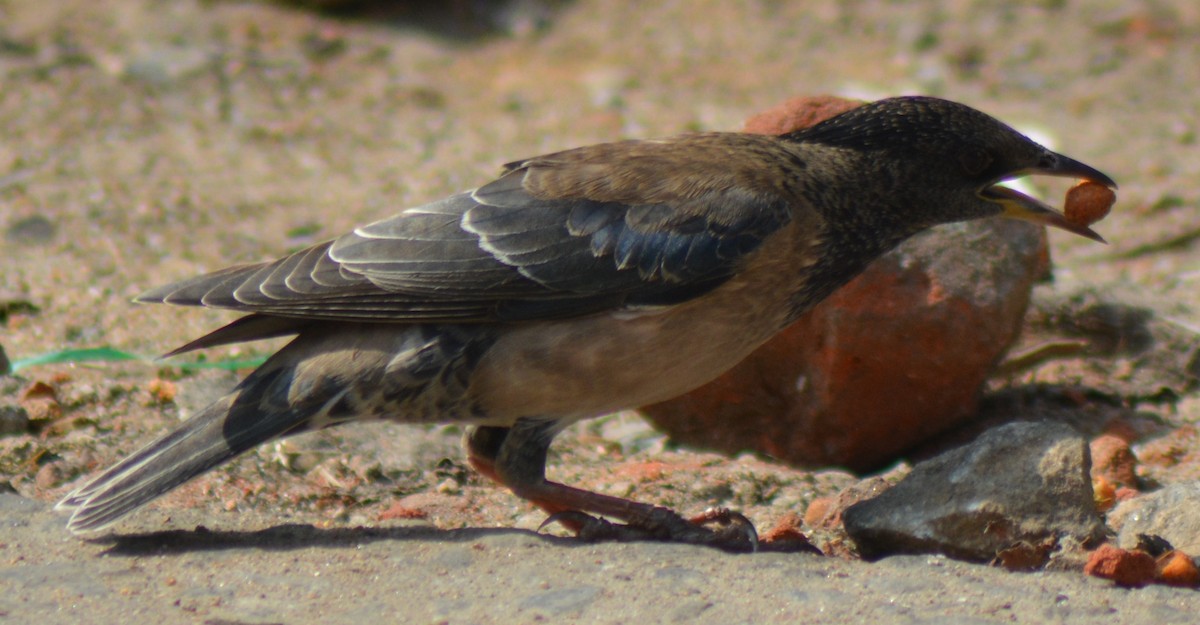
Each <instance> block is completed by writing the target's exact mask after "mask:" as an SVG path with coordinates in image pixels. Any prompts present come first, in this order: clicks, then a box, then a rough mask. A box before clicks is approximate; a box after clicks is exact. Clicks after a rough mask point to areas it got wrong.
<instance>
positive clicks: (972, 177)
mask: <svg viewBox="0 0 1200 625" xmlns="http://www.w3.org/2000/svg"><path fill="white" fill-rule="evenodd" d="M785 136H786V137H787V138H788V139H791V140H795V141H800V142H804V143H812V144H820V145H823V146H828V147H831V148H835V149H836V150H838V151H840V152H841V153H843V154H845V155H846V157H845V158H846V159H847V161H848V162H852V163H853V165H854V168H855V169H856V170H859V171H864V170H865V171H867V172H870V174H868V175H873V176H879V177H883V178H885V184H886V186H887V189H886V190H880V191H881V192H883V193H887V194H890V195H892V196H895V195H897V194H902V195H903V196H905V197H904V198H903V201H900V202H895V203H894V204H893V205H894V206H897V207H903V209H904V210H905V211H907V212H906V214H903V215H892V216H890V217H892V218H896V219H899V220H902V221H903V222H904V223H905V224H906V225H909V226H911V227H912V229H913V231H915V230H919V229H922V228H924V227H928V226H932V225H935V224H938V223H947V222H952V221H964V220H968V219H978V218H982V217H992V216H1003V217H1009V218H1014V219H1022V220H1025V221H1031V222H1034V223H1039V224H1043V225H1047V226H1053V227H1056V228H1061V229H1063V230H1066V231H1068V232H1072V233H1075V234H1078V235H1080V236H1084V237H1087V238H1089V239H1093V240H1096V241H1101V242H1103V241H1104V239H1103V238H1101V237H1100V235H1099V234H1096V232H1094V231H1093V230H1092V229H1091V228H1089V227H1087V226H1086V225H1081V224H1077V223H1073V222H1071V221H1069V220H1068V219H1067V218H1066V217H1064V216H1063V214H1062V213H1060V212H1059V211H1058V210H1057V209H1055V208H1053V207H1051V206H1049V205H1048V204H1046V203H1045V202H1042V201H1040V200H1038V199H1035V198H1032V197H1029V196H1028V195H1025V194H1023V193H1021V192H1019V191H1016V190H1014V189H1011V188H1008V187H1004V186H1001V185H1000V184H999V183H1001V182H1004V181H1008V180H1012V179H1014V178H1019V177H1022V176H1027V175H1031V174H1043V175H1048V176H1063V177H1070V178H1079V179H1083V180H1088V181H1091V182H1095V183H1099V184H1102V185H1105V186H1107V187H1109V188H1112V189H1116V187H1117V184H1116V183H1115V182H1113V180H1112V179H1111V178H1109V177H1108V176H1106V175H1105V174H1103V173H1101V172H1100V171H1098V170H1096V169H1095V168H1093V167H1090V166H1088V165H1085V164H1083V163H1081V162H1079V161H1076V160H1074V159H1071V158H1068V157H1066V156H1063V155H1061V154H1058V153H1056V152H1053V151H1051V150H1048V149H1046V148H1045V147H1042V146H1041V145H1039V144H1038V143H1036V142H1034V141H1033V140H1031V139H1029V138H1028V137H1026V136H1025V135H1023V134H1021V133H1019V132H1017V131H1016V130H1014V129H1012V128H1011V127H1009V126H1007V125H1005V124H1004V123H1002V122H1000V121H999V120H997V119H995V118H993V117H991V116H989V115H987V114H985V113H981V112H979V111H977V110H975V109H973V108H971V107H969V106H965V105H963V104H958V103H956V102H951V101H948V100H942V99H939V98H931V97H923V96H908V97H899V98H889V99H886V100H879V101H876V102H871V103H869V104H864V105H863V106H861V107H858V108H856V109H853V110H851V111H849V112H846V113H843V114H842V115H839V116H837V117H834V118H831V119H829V120H827V121H825V122H822V123H820V124H817V125H815V126H812V127H811V128H808V129H805V130H800V131H798V132H795V133H791V134H790V135H785ZM863 183H864V184H866V183H867V181H863ZM868 186H869V185H868ZM893 199H897V198H895V197H893Z"/></svg>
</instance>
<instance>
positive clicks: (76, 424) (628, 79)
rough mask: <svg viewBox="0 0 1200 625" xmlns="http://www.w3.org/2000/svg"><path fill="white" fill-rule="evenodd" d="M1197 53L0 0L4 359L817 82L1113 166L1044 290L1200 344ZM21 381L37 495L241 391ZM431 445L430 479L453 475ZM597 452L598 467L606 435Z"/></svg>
mask: <svg viewBox="0 0 1200 625" xmlns="http://www.w3.org/2000/svg"><path fill="white" fill-rule="evenodd" d="M1197 59H1200V4H1198V3H1195V2H1192V1H1191V0H1176V1H1174V2H1171V1H1166V0H1160V1H1151V0H1144V1H1134V2H1130V1H1127V0H1120V1H1117V0H1112V1H1096V2H1082V1H1071V0H1018V1H1013V2H1005V3H993V2H983V1H971V0H959V1H942V2H933V1H924V2H888V1H884V0H859V1H851V2H845V1H837V2H835V1H824V0H813V1H796V2H788V1H782V0H757V1H746V2H737V3H732V2H721V1H717V0H712V1H704V0H688V1H682V0H681V1H678V2H620V1H612V0H575V1H568V0H560V1H550V0H509V1H496V2H485V1H482V0H451V1H445V2H438V1H432V0H426V1H412V2H400V1H397V2H390V3H389V2H366V1H354V0H343V1H338V0H328V1H324V2H323V1H319V0H314V1H311V2H265V1H264V2H250V1H246V2H232V1H223V0H208V1H197V0H178V1H176V0H171V1H167V0H59V1H57V2H36V3H35V2H20V1H16V0H7V1H6V0H0V234H2V237H0V347H2V348H3V350H4V351H5V352H7V354H8V357H9V359H11V360H14V361H15V360H20V359H23V358H29V357H32V356H36V355H39V354H46V353H51V352H56V351H61V350H72V349H83V348H95V347H103V346H111V347H113V348H116V349H119V350H122V351H124V352H127V353H132V354H138V355H153V354H156V353H161V352H163V351H165V350H167V349H169V348H171V347H174V346H176V345H178V344H180V343H182V342H184V341H185V340H188V339H190V338H193V337H195V336H198V335H200V334H202V333H204V332H207V331H209V330H211V329H213V328H215V327H217V326H218V325H220V324H222V323H225V322H228V321H229V320H231V319H232V318H233V316H232V315H230V314H227V313H221V312H217V311H207V310H172V309H167V308H164V307H154V306H133V305H131V304H129V303H128V301H129V299H130V298H131V297H133V296H134V295H136V294H137V293H139V292H141V291H143V290H144V289H147V288H150V287H153V286H157V285H159V284H162V283H165V282H169V281H172V280H175V279H179V278H182V277H186V276H190V275H193V274H196V273H200V272H203V271H208V270H213V269H217V268H220V267H222V266H225V265H228V264H232V263H242V262H256V261H261V260H265V259H270V258H274V257H276V256H278V255H280V254H283V253H285V252H288V251H290V250H294V249H297V248H299V247H302V246H306V245H308V244H311V243H314V242H317V241H320V240H323V239H326V238H331V237H334V236H337V235H338V234H340V233H342V232H344V231H346V230H348V229H350V228H352V227H354V226H355V225H356V224H360V223H364V222H368V221H372V220H375V219H378V218H382V217H385V216H388V215H390V214H392V213H394V212H397V211H399V210H401V209H403V208H405V207H407V206H411V205H415V204H419V203H424V202H427V201H430V200H434V199H437V198H440V197H442V196H443V195H445V194H448V193H451V192H454V191H457V190H461V189H464V188H470V187H473V186H476V185H478V184H480V183H481V182H483V181H486V180H487V179H488V178H489V177H490V176H492V175H494V174H495V173H496V172H498V171H499V167H500V165H501V164H502V163H505V162H507V161H510V160H515V159H519V158H522V157H527V156H532V155H536V154H539V153H543V152H547V151H551V150H557V149H563V148H568V147H573V146H577V145H581V144H587V143H593V142H600V141H609V140H615V139H622V138H630V137H653V136H657V135H667V134H673V133H678V132H684V131H695V130H737V129H739V128H741V125H742V123H743V121H744V120H745V119H746V118H747V117H748V116H750V115H751V114H753V113H755V112H757V111H760V110H763V109H765V108H768V107H770V106H773V105H775V104H777V103H779V102H781V101H783V100H785V99H787V98H789V97H792V96H796V95H817V94H836V95H842V96H848V97H855V98H867V99H872V98H877V97H884V96H890V95H897V94H913V93H923V94H930V95H937V96H942V97H947V98H950V99H954V100H959V101H962V102H965V103H968V104H970V105H972V106H974V107H976V108H980V109H982V110H984V111H987V112H989V113H991V114H993V115H995V116H997V117H999V118H1001V119H1003V120H1005V121H1007V122H1009V123H1011V124H1013V125H1016V126H1018V127H1019V128H1021V129H1022V130H1025V131H1027V132H1030V133H1032V134H1034V135H1036V136H1037V137H1038V138H1039V139H1041V140H1042V141H1044V142H1046V143H1048V144H1050V145H1052V146H1054V147H1056V148H1057V149H1060V150H1061V151H1063V152H1065V153H1067V154H1069V155H1071V156H1073V157H1075V158H1078V159H1080V160H1083V161H1085V162H1087V163H1089V164H1091V165H1094V166H1096V167H1098V168H1099V169H1101V170H1103V171H1105V172H1106V173H1108V174H1110V175H1112V176H1113V177H1114V178H1116V179H1117V180H1118V181H1119V182H1120V183H1121V190H1120V195H1119V200H1118V204H1117V206H1116V209H1115V210H1114V213H1113V215H1112V216H1110V217H1109V218H1108V219H1107V220H1106V221H1104V222H1103V223H1101V224H1099V225H1098V226H1097V229H1098V230H1099V231H1101V232H1102V233H1103V234H1104V235H1105V236H1106V237H1107V238H1108V240H1109V241H1110V245H1109V246H1107V247H1102V246H1096V245H1092V244H1090V243H1088V242H1087V241H1084V240H1082V239H1078V238H1072V237H1069V236H1067V235H1064V234H1060V233H1053V234H1051V248H1052V255H1053V259H1054V263H1055V279H1056V280H1057V284H1059V285H1060V286H1061V285H1068V286H1069V285H1071V284H1077V283H1080V282H1086V283H1088V284H1091V285H1094V286H1095V287H1096V288H1102V289H1109V290H1113V291H1119V292H1122V293H1132V294H1133V295H1132V296H1130V297H1133V298H1135V299H1136V301H1137V302H1139V303H1140V304H1143V305H1146V306H1151V307H1153V308H1154V309H1155V310H1161V311H1164V312H1165V314H1169V315H1171V316H1172V318H1173V319H1174V320H1176V321H1178V322H1179V323H1180V324H1182V325H1183V326H1184V327H1190V328H1193V329H1194V328H1200V315H1197V313H1196V310H1197V308H1196V306H1197V304H1198V303H1200V302H1198V301H1197V300H1198V297H1200V296H1198V295H1197V293H1200V289H1197V286H1198V284H1200V267H1198V266H1197V263H1196V245H1197V240H1198V239H1200V220H1198V219H1197V217H1198V216H1200V191H1198V188H1197V185H1196V184H1195V181H1196V180H1198V179H1200V157H1197V154H1196V142H1197V131H1198V128H1197V126H1198V124H1200V115H1198V113H1200V97H1198V96H1197V95H1196V94H1197V93H1198V90H1197V87H1198V84H1200V73H1198V72H1200V64H1197V62H1196V60H1197ZM1062 184H1063V185H1064V186H1061V187H1053V186H1050V187H1043V188H1042V191H1043V192H1044V193H1045V194H1046V196H1047V197H1049V198H1061V197H1062V191H1063V190H1064V189H1065V188H1066V185H1068V184H1069V181H1063V183H1062ZM1052 201H1055V202H1058V201H1059V200H1056V199H1055V200H1052ZM1063 288H1065V287H1063ZM1193 331H1194V330H1193ZM273 347H274V345H272V344H267V343H261V344H253V345H245V346H235V347H231V348H226V349H223V350H215V351H213V352H211V353H209V354H208V355H206V356H205V357H206V358H209V359H212V360H221V359H241V358H253V357H255V356H261V355H262V354H266V353H269V351H270V350H271V349H273ZM22 375H23V376H25V377H24V378H22V379H20V380H15V379H14V378H7V379H6V381H4V386H3V388H0V390H2V391H4V393H5V395H4V401H5V402H7V403H8V404H12V403H14V402H15V399H14V398H16V397H17V396H18V395H20V396H21V397H22V400H21V401H22V402H25V403H28V402H26V400H27V399H29V398H30V397H32V398H34V399H36V397H37V393H33V395H30V389H31V388H36V386H31V385H36V384H37V383H42V384H44V385H45V387H46V389H49V390H46V391H45V393H47V394H49V395H51V396H53V398H54V403H55V404H57V406H58V408H57V410H58V411H59V412H58V413H57V415H55V414H51V415H49V416H47V417H45V418H44V419H43V421H42V423H41V425H37V423H36V422H37V418H36V416H37V415H32V416H31V418H33V420H34V422H35V424H34V425H32V426H30V425H28V424H26V425H23V426H20V427H22V428H25V430H17V431H16V432H15V433H17V434H21V435H20V436H10V437H7V438H4V439H0V442H3V445H4V446H5V448H4V451H5V454H4V456H3V457H4V460H3V461H2V462H0V473H2V474H3V477H5V479H8V480H9V481H10V482H11V484H12V487H13V488H15V489H16V490H18V491H20V492H22V493H23V494H29V495H32V496H37V497H41V498H43V499H49V498H52V497H53V496H54V495H55V494H57V493H58V492H61V491H62V490H63V489H64V487H65V485H66V484H68V483H69V482H71V481H72V480H74V479H76V478H77V477H78V476H79V475H81V474H82V473H85V472H88V471H91V470H94V469H95V468H97V467H99V466H101V465H104V464H107V463H108V462H109V461H111V459H112V458H114V457H116V456H118V455H120V454H121V453H122V452H123V451H127V450H129V449H131V448H132V447H133V446H134V445H136V444H139V443H141V442H144V441H145V440H147V439H148V437H150V436H152V435H154V434H155V433H156V432H158V431H161V429H162V428H164V427H165V423H166V421H168V420H173V419H175V418H176V417H177V416H179V415H181V414H186V412H187V411H188V409H189V405H194V404H195V403H198V402H201V401H204V400H206V399H207V398H208V397H211V395H212V393H213V392H215V391H214V390H213V389H219V388H224V387H226V386H228V385H229V384H230V383H231V381H232V380H233V379H235V378H234V377H233V374H231V373H228V372H221V371H205V372H201V373H195V372H186V371H181V370H179V369H178V368H175V367H171V366H167V365H162V364H146V363H133V364H121V363H112V362H109V363H102V364H91V365H86V364H84V365H77V366H71V365H54V366H43V367H39V368H37V369H33V368H30V369H28V370H26V371H24V372H23V373H22ZM181 380H182V382H181ZM1177 408H1178V409H1179V410H1182V411H1183V413H1184V414H1185V415H1192V416H1194V415H1195V412H1197V410H1196V408H1195V406H1194V402H1193V401H1192V400H1191V399H1188V398H1184V400H1183V401H1182V403H1180V404H1178V406H1177ZM1172 409H1174V408H1172ZM605 423H608V424H609V426H611V428H613V431H614V432H616V433H615V434H613V436H614V437H616V439H617V440H618V441H624V440H625V439H621V438H620V437H621V436H625V435H626V434H622V432H628V431H635V432H639V433H638V434H629V435H628V436H631V437H633V438H632V439H630V440H634V439H636V440H634V443H633V444H632V447H631V448H636V447H637V442H636V441H637V440H650V441H651V443H648V444H660V443H654V442H653V441H654V440H657V439H654V438H653V437H654V435H653V433H648V432H646V431H644V430H639V429H638V428H639V427H641V426H637V425H630V423H632V422H631V421H624V420H617V421H609V422H605ZM609 426H604V427H609ZM597 427H601V426H597ZM623 428H624V429H623ZM630 428H632V430H630ZM450 433H451V434H453V433H454V432H453V431H451V432H450ZM435 434H437V436H436V437H433V438H431V440H432V441H434V442H430V443H428V444H429V445H430V446H431V448H430V449H431V451H429V452H428V453H427V454H426V455H425V456H421V457H422V458H426V460H427V463H428V464H426V465H424V466H426V468H428V467H431V466H433V463H435V462H439V461H440V460H439V459H442V458H455V459H457V458H458V452H456V451H454V445H455V444H456V440H454V437H453V436H445V435H443V434H444V432H442V433H436V432H435ZM585 434H586V433H585ZM595 434H596V432H595V431H593V432H592V433H591V435H595ZM338 436H341V434H339V435H338ZM588 436H589V435H584V436H583V439H582V440H584V441H585V444H584V445H583V446H582V447H581V449H586V450H593V451H594V450H596V449H599V450H600V451H598V452H595V453H601V454H602V453H603V450H604V445H607V444H610V443H609V442H605V440H606V439H605V438H604V437H602V436H601V437H597V436H593V437H592V438H588ZM638 437H641V438H638ZM367 438H370V436H369V435H367ZM610 438H612V437H610ZM596 441H599V442H596ZM376 442H377V441H376ZM395 444H400V443H395ZM622 444H624V443H622ZM393 451H394V450H393ZM279 453H280V454H281V457H284V458H285V459H289V458H290V460H288V461H287V462H291V461H292V460H295V458H296V457H299V456H302V455H303V454H301V453H300V452H294V453H293V452H291V451H288V450H287V449H284V450H283V451H280V452H279ZM413 453H416V452H413ZM581 453H583V452H581ZM587 453H592V451H589V452H587ZM319 459H320V458H318V459H317V460H319ZM388 462H392V461H390V460H389V461H388ZM395 462H396V465H395V466H397V467H408V469H400V468H395V469H392V468H390V467H391V465H389V466H388V467H385V468H386V469H387V470H388V471H392V473H389V475H390V476H391V477H390V479H391V482H390V484H392V485H393V486H391V488H392V489H393V491H397V490H404V489H401V488H400V487H398V486H394V485H395V484H397V483H399V480H400V479H401V477H402V475H401V473H399V472H400V471H402V470H414V471H416V472H415V473H412V474H411V479H412V480H415V481H416V482H419V484H421V485H423V486H420V485H419V486H413V487H412V488H409V489H408V490H406V491H405V492H412V491H414V490H421V489H422V488H424V489H430V490H432V489H436V488H437V487H438V485H444V484H445V483H446V480H447V479H451V480H452V481H454V480H457V481H461V479H460V477H461V467H456V466H454V465H453V463H451V465H450V466H448V467H447V466H445V465H442V466H441V468H440V469H437V470H438V471H442V473H436V472H426V473H428V474H429V475H428V476H426V475H425V474H423V473H421V472H420V471H419V469H420V468H421V467H422V466H423V465H422V464H421V461H420V459H416V460H414V459H413V458H412V457H404V455H403V454H400V459H398V460H396V461H395ZM314 463H317V461H314ZM284 464H285V465H286V464H287V463H286V462H285V463H284ZM301 464H302V463H301ZM47 466H55V467H57V468H56V469H54V470H48V469H45V467H47ZM297 467H299V468H297ZM413 467H416V469H413ZM289 468H290V469H291V470H298V471H304V470H306V467H305V466H301V465H289ZM376 468H377V467H376ZM431 471H432V470H431ZM360 474H361V475H360ZM368 474H370V470H368V469H363V470H362V471H359V474H356V475H358V477H359V478H362V477H363V475H368ZM447 476H449V477H447ZM456 476H458V477H456ZM334 477H336V476H334ZM223 479H226V480H227V482H229V483H233V481H231V480H233V478H223ZM364 479H365V478H364ZM368 481H369V480H368ZM335 482H336V480H335ZM326 486H329V484H328V483H327V482H326ZM336 486H337V485H336V484H334V486H330V488H333V489H335V490H336V488H335V487H336ZM231 488H232V487H231ZM346 491H347V487H346V485H345V484H343V485H341V491H340V492H343V493H344V492H346ZM230 492H233V491H230ZM244 496H245V495H243V497H244ZM500 496H501V497H503V494H502V493H501V495H500ZM680 496H681V497H682V496H684V495H682V494H681V495H680ZM234 499H235V500H237V497H234ZM662 503H667V504H671V503H672V502H669V501H664V502H662ZM684 503H685V505H687V503H686V502H684ZM235 504H236V501H235ZM510 505H512V506H519V504H518V503H516V502H510ZM512 509H517V510H520V511H521V512H519V513H518V512H511V510H512ZM509 510H510V512H508V513H511V514H526V513H527V512H528V511H527V510H525V509H524V508H510V509H509ZM506 514H507V513H506ZM538 520H540V516H537V517H531V519H530V521H529V522H530V523H531V524H533V525H536V524H537V522H538ZM501 522H505V521H501Z"/></svg>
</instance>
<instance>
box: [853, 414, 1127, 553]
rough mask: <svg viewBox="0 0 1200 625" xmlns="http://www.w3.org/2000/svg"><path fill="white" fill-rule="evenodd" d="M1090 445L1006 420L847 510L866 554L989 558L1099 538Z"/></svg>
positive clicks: (1059, 430) (1053, 426)
mask: <svg viewBox="0 0 1200 625" xmlns="http://www.w3.org/2000/svg"><path fill="white" fill-rule="evenodd" d="M1089 465H1090V457H1089V455H1088V446H1087V441H1085V440H1084V439H1083V438H1082V437H1080V436H1079V435H1078V434H1077V433H1076V432H1075V430H1073V429H1071V428H1070V427H1068V426H1065V425H1062V424H1057V423H1011V424H1008V425H1004V426H1001V427H997V428H994V429H992V430H989V431H987V432H985V433H984V434H983V435H981V436H980V437H979V438H978V439H976V440H975V441H973V442H972V443H970V444H968V445H965V446H963V447H959V448H957V449H953V450H951V451H948V452H946V453H944V454H941V455H940V456H937V457H935V458H932V459H930V460H928V461H926V462H923V463H921V464H918V465H917V466H916V467H914V468H913V470H912V472H911V473H910V474H909V475H908V476H907V477H905V478H904V479H903V480H901V481H900V483H898V484H897V485H896V486H894V487H893V488H891V489H890V490H888V491H886V492H884V493H883V494H882V495H880V496H878V497H876V498H874V499H870V500H867V501H863V502H860V503H857V504H855V505H853V506H850V507H849V508H847V509H846V511H845V512H844V513H843V520H844V523H845V527H846V531H847V533H849V534H850V536H851V537H852V538H853V539H854V541H855V543H856V544H857V545H858V548H859V550H860V552H861V553H862V554H863V556H864V557H867V558H878V557H882V556H885V555H889V554H895V553H943V554H946V555H948V556H951V557H956V558H963V559H968V560H990V559H992V558H993V557H995V556H996V554H997V552H999V551H1001V550H1003V549H1005V548H1008V547H1010V546H1012V545H1014V544H1016V543H1019V542H1027V543H1031V544H1042V543H1045V542H1047V541H1057V540H1058V539H1060V538H1063V537H1072V538H1077V539H1080V540H1083V541H1085V542H1091V541H1098V540H1100V539H1101V538H1103V536H1104V532H1105V530H1104V525H1103V523H1102V522H1101V520H1100V517H1099V516H1098V515H1097V513H1096V509H1095V504H1094V503H1093V500H1092V486H1091V479H1090V478H1089V475H1088V470H1089Z"/></svg>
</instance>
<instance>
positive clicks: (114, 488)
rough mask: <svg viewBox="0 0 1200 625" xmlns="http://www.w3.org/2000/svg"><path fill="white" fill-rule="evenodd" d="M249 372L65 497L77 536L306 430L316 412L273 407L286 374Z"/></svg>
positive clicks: (286, 370) (285, 383)
mask: <svg viewBox="0 0 1200 625" xmlns="http://www.w3.org/2000/svg"><path fill="white" fill-rule="evenodd" d="M265 368H266V367H264V368H263V369H259V370H258V371H256V372H255V373H254V374H251V376H250V377H249V378H247V379H246V380H245V381H244V382H243V383H242V384H241V385H240V386H239V387H238V389H236V390H235V391H234V392H232V393H230V394H229V395H227V396H225V397H223V398H221V399H219V400H217V401H216V402H214V403H213V404H211V405H210V406H208V407H207V408H205V409H204V410H202V411H200V412H199V413H198V414H196V415H194V416H193V417H191V418H190V419H188V420H187V421H185V422H184V424H183V425H182V426H180V427H179V429H177V430H175V431H174V432H171V433H170V434H168V435H166V436H164V437H162V438H160V439H158V440H157V441H154V442H153V443H150V444H149V445H147V446H146V447H144V448H142V449H141V450H139V451H137V452H134V453H133V454H132V455H131V456H129V457H127V458H125V459H124V460H122V461H121V462H119V463H117V464H116V465H115V466H113V467H111V468H109V469H108V470H107V471H105V472H104V473H102V474H100V475H99V476H97V477H96V478H94V479H92V480H91V481H90V482H88V483H87V484H85V485H84V486H82V487H80V488H79V489H77V490H75V491H74V492H72V493H71V494H69V495H67V496H66V497H65V498H63V500H62V501H60V502H59V503H58V505H57V506H56V507H55V508H56V509H58V510H70V511H71V519H70V521H68V523H67V529H69V530H70V531H72V532H74V533H83V532H93V531H96V530H101V529H104V528H105V527H107V526H109V525H111V524H112V523H113V522H115V521H116V520H118V519H120V518H121V517H123V516H125V515H127V514H129V513H130V512H133V511H134V510H137V509H138V508H140V507H142V506H144V505H146V504H147V503H149V502H151V501H153V500H154V499H156V498H157V497H159V496H161V495H163V494H165V493H166V492H168V491H170V490H171V489H173V488H175V487H177V486H179V485H181V484H183V483H184V482H186V481H188V480H190V479H192V478H193V477H196V476H198V475H200V474H201V473H204V472H206V471H208V470H210V469H212V468H214V467H216V466H218V465H220V464H222V463H224V462H226V461H227V460H230V459H231V458H233V457H235V456H237V455H239V454H241V453H242V452H244V451H246V450H248V449H251V448H253V447H255V446H257V445H259V444H261V443H264V442H267V441H269V440H271V439H274V438H278V437H280V436H282V435H284V434H287V433H289V432H293V431H295V430H297V429H301V428H303V427H304V426H306V425H307V423H308V420H309V417H310V416H311V415H312V414H313V413H314V412H315V411H314V410H312V409H309V408H307V407H305V406H297V405H295V404H291V405H286V404H285V405H279V402H277V401H272V400H273V399H275V398H279V397H280V395H281V394H282V395H283V397H286V395H287V388H288V387H289V386H290V384H291V369H290V368H287V367H285V368H281V369H274V370H272V371H266V372H264V369H265Z"/></svg>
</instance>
